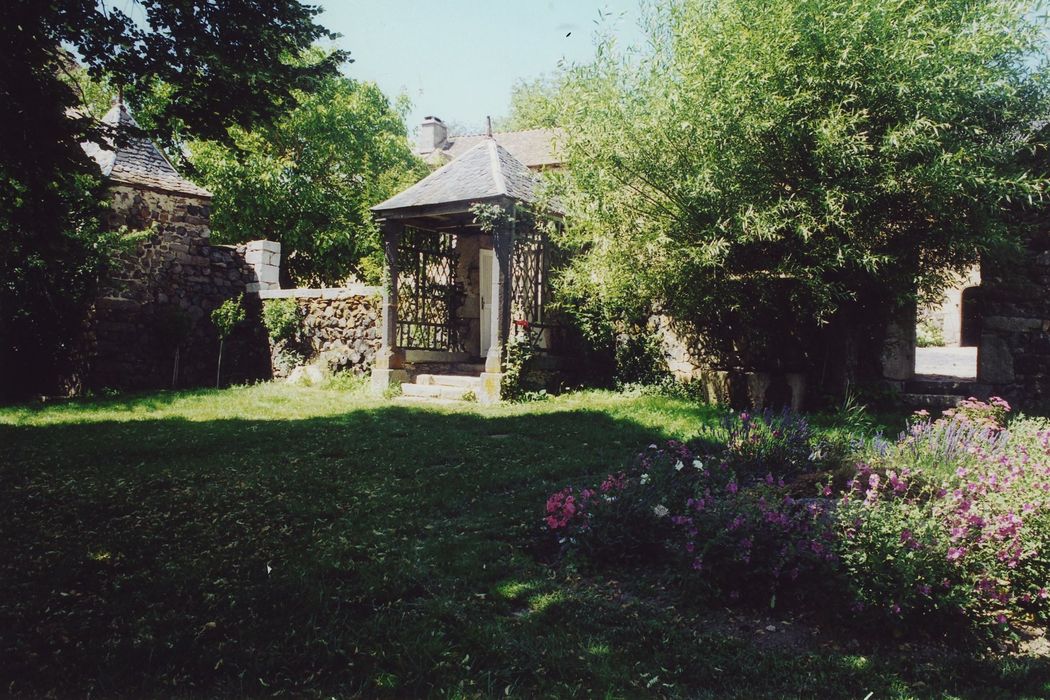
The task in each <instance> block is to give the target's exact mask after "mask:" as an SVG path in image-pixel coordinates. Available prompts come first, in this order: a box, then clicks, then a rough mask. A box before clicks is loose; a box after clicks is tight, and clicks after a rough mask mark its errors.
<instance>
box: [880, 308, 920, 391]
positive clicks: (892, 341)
mask: <svg viewBox="0 0 1050 700" xmlns="http://www.w3.org/2000/svg"><path fill="white" fill-rule="evenodd" d="M915 320H916V319H915V313H914V312H911V313H902V314H901V317H900V318H899V319H895V320H893V321H891V322H890V323H889V324H887V327H886V336H885V340H884V341H883V346H882V353H881V354H880V356H879V360H880V364H881V365H882V378H883V379H884V380H885V381H887V382H889V383H891V384H894V385H899V386H901V387H903V384H904V382H906V381H908V380H909V379H911V378H912V377H914V376H915Z"/></svg>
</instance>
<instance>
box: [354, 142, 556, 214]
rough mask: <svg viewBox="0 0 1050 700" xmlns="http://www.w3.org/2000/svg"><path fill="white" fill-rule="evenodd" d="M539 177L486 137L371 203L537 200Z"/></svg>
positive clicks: (385, 207)
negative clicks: (433, 169) (425, 174)
mask: <svg viewBox="0 0 1050 700" xmlns="http://www.w3.org/2000/svg"><path fill="white" fill-rule="evenodd" d="M538 184H539V180H538V178H537V176H536V175H535V174H533V172H532V171H531V170H529V169H528V168H527V167H526V166H525V165H524V164H523V163H522V162H521V161H520V160H518V159H517V158H515V157H514V156H512V155H511V154H510V151H508V150H507V149H505V148H503V147H502V146H500V145H499V144H498V143H496V142H495V141H494V140H493V139H491V138H486V139H484V140H483V141H481V142H480V143H478V144H477V145H476V146H474V147H472V148H471V149H470V150H468V151H467V152H466V153H464V154H463V155H461V156H459V157H458V158H456V159H455V160H453V161H452V162H451V163H448V164H447V165H443V166H441V167H440V168H438V169H437V170H435V171H434V172H432V173H431V174H430V175H427V176H426V177H425V178H423V179H422V180H420V181H419V182H417V183H416V184H414V185H412V186H411V187H409V188H408V189H407V190H405V191H404V192H401V193H399V194H396V195H394V196H393V197H391V198H390V199H388V200H386V201H385V202H383V203H382V204H378V205H376V206H374V207H372V211H374V212H385V211H391V210H395V209H417V208H419V209H422V208H425V207H429V206H434V205H438V204H451V203H456V202H464V203H467V202H476V201H479V200H485V199H493V198H496V197H510V198H512V199H516V200H518V201H519V202H529V203H532V202H535V201H536V199H537V196H538V189H539V187H538Z"/></svg>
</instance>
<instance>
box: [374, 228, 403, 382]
mask: <svg viewBox="0 0 1050 700" xmlns="http://www.w3.org/2000/svg"><path fill="white" fill-rule="evenodd" d="M380 225H381V228H382V235H383V254H384V256H385V258H386V275H385V280H384V283H383V318H382V321H381V323H380V325H379V332H380V338H379V339H380V346H379V352H378V353H377V354H376V363H375V368H374V369H373V370H372V391H373V392H374V393H380V394H381V393H383V392H384V391H386V389H387V388H389V387H391V386H394V385H397V384H400V383H401V382H405V381H408V373H407V372H406V371H405V353H404V350H402V349H401V348H399V347H398V346H397V278H398V265H397V247H398V244H399V243H400V242H401V234H402V233H403V232H404V230H405V225H404V224H403V223H402V222H400V221H391V220H389V219H384V220H383V221H381V222H380Z"/></svg>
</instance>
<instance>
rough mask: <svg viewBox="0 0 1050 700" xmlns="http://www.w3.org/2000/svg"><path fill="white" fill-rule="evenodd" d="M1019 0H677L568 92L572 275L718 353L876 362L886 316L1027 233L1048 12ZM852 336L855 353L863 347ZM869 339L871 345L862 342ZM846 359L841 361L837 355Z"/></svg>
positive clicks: (570, 281) (754, 360) (565, 191)
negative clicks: (629, 49)
mask: <svg viewBox="0 0 1050 700" xmlns="http://www.w3.org/2000/svg"><path fill="white" fill-rule="evenodd" d="M1034 9H1035V8H1034V7H1033V6H1032V4H1031V3H1025V2H1011V1H1003V0H673V1H670V2H665V3H662V4H660V5H659V6H656V7H651V8H650V12H649V16H648V21H647V26H648V29H649V42H648V48H647V49H646V50H645V51H643V52H638V53H625V52H621V51H618V50H617V49H616V46H615V44H614V43H613V42H611V41H605V42H601V43H600V45H599V48H598V53H597V58H596V60H595V61H594V62H593V63H591V64H589V65H583V66H577V67H575V68H574V69H573V70H572V71H571V72H570V73H569V75H568V77H567V81H566V83H565V85H564V87H563V88H562V89H561V90H560V92H559V99H560V102H561V104H560V107H561V110H560V114H561V120H562V123H563V126H564V127H565V133H566V136H565V140H566V141H565V143H564V144H563V148H564V150H565V153H566V155H567V160H568V163H567V164H568V168H567V169H566V170H565V171H564V173H563V174H562V175H561V182H560V185H559V189H560V190H561V192H560V194H561V197H562V199H563V200H564V202H565V205H566V206H567V208H568V209H569V211H570V217H569V221H570V225H569V226H568V228H567V242H568V243H569V244H570V245H572V246H573V247H574V248H575V249H576V250H577V256H576V258H575V264H574V266H573V268H572V269H571V270H570V271H569V272H568V273H567V274H566V275H565V276H564V277H563V278H562V287H563V292H565V293H568V294H569V295H570V296H571V297H572V298H574V299H575V300H576V302H577V303H578V304H580V305H582V308H584V309H590V310H593V309H594V308H596V307H600V309H601V310H602V312H603V313H604V314H606V315H609V314H611V315H613V316H629V315H631V314H643V313H648V312H651V311H652V310H654V309H655V310H661V311H665V312H667V313H668V314H669V315H670V316H672V317H673V318H675V319H677V320H678V322H679V323H680V324H681V325H682V326H683V327H684V329H685V330H687V331H690V332H692V333H693V334H694V335H696V336H698V337H700V338H702V339H703V346H704V351H705V352H707V353H708V354H709V355H710V356H711V357H712V358H713V361H714V362H716V363H721V364H725V365H730V366H743V367H756V368H763V369H769V368H774V367H782V368H786V367H791V368H795V369H807V370H810V371H820V370H821V369H822V368H824V367H825V365H827V364H835V363H836V362H837V363H838V364H840V365H841V364H842V360H843V359H844V358H847V357H848V356H850V355H853V356H859V359H858V360H857V361H858V362H860V370H861V371H863V370H864V369H865V368H867V369H872V367H873V365H874V362H873V360H874V358H875V357H877V350H878V349H879V347H880V339H881V335H882V333H883V332H884V330H885V327H886V322H887V320H888V319H889V318H890V317H891V316H892V315H893V314H899V313H900V312H901V311H900V310H901V309H907V308H908V307H909V306H911V308H914V304H915V301H916V298H917V296H921V295H922V294H923V293H929V292H932V291H933V290H934V289H936V288H938V287H939V286H940V285H941V284H942V283H943V281H944V280H945V276H946V274H948V272H949V271H951V270H960V269H962V268H964V267H966V266H968V265H971V264H973V263H974V262H976V261H978V260H979V259H980V258H982V256H986V255H1000V254H1003V252H1004V251H1008V250H1011V249H1016V247H1017V242H1018V240H1019V234H1018V232H1017V231H1016V230H1015V227H1013V226H1012V225H1011V224H1010V215H1009V214H1010V208H1011V205H1012V203H1016V202H1018V201H1021V202H1025V203H1028V202H1036V201H1038V199H1039V198H1040V197H1041V196H1042V193H1043V189H1044V186H1045V184H1046V183H1045V180H1044V179H1043V178H1042V177H1041V176H1040V175H1039V174H1036V173H1032V172H1027V171H1026V170H1025V169H1024V167H1023V166H1022V165H1021V162H1022V159H1021V155H1022V154H1025V153H1028V155H1030V154H1031V151H1032V150H1034V149H1039V148H1041V147H1042V144H1041V143H1040V139H1039V136H1038V134H1037V129H1036V126H1038V124H1040V123H1044V122H1042V121H1041V120H1043V118H1044V116H1045V115H1046V111H1045V110H1046V105H1047V101H1046V97H1047V94H1046V89H1045V75H1044V71H1043V64H1042V62H1041V59H1040V57H1041V56H1042V52H1043V50H1044V48H1045V44H1044V38H1043V37H1044V34H1043V31H1042V30H1043V25H1042V24H1041V22H1040V20H1037V19H1035V17H1036V15H1035V13H1034V11H1033V10H1034ZM850 348H852V349H854V350H856V351H857V352H855V353H854V352H847V351H848V350H850ZM866 351H871V352H866ZM840 369H841V367H840Z"/></svg>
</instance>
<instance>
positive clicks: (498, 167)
mask: <svg viewBox="0 0 1050 700" xmlns="http://www.w3.org/2000/svg"><path fill="white" fill-rule="evenodd" d="M486 143H487V144H488V146H489V167H491V168H492V179H493V180H494V181H495V182H496V189H497V190H498V191H499V193H500V194H502V195H506V194H507V178H505V177H504V176H503V166H502V164H501V163H500V156H499V148H500V145H499V144H498V143H496V139H493V138H490V139H488V141H487V142H486ZM503 150H507V149H503Z"/></svg>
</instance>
